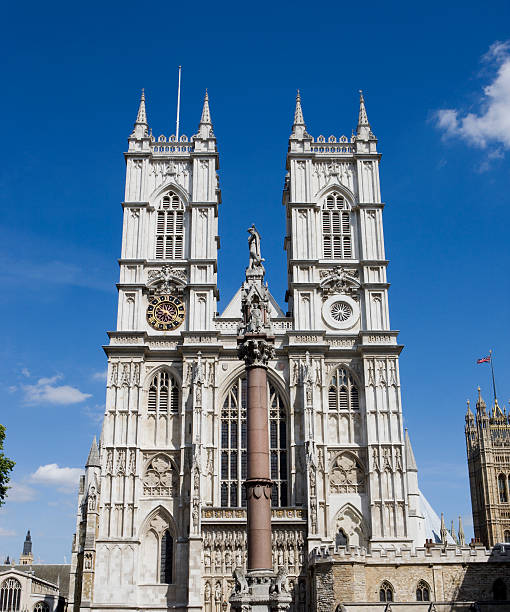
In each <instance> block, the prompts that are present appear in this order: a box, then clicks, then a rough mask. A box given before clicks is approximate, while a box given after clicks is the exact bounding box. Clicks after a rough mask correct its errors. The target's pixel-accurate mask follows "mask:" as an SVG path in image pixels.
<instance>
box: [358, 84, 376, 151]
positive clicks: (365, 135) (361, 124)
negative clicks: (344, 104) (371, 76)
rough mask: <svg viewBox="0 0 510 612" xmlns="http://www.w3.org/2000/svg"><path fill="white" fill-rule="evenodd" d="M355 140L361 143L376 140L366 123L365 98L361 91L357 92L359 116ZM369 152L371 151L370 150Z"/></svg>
mask: <svg viewBox="0 0 510 612" xmlns="http://www.w3.org/2000/svg"><path fill="white" fill-rule="evenodd" d="M356 140H358V141H360V142H361V143H363V142H368V141H374V140H376V138H375V136H374V135H373V134H372V130H371V129H370V123H369V122H368V117H367V109H366V107H365V98H364V97H363V92H362V91H361V89H360V92H359V114H358V127H357V128H356ZM362 148H363V147H362ZM370 150H372V148H371V149H370ZM374 150H375V149H374ZM360 151H361V150H360ZM361 152H363V151H361ZM365 152H367V151H365Z"/></svg>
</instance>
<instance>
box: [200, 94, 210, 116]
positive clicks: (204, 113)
mask: <svg viewBox="0 0 510 612" xmlns="http://www.w3.org/2000/svg"><path fill="white" fill-rule="evenodd" d="M200 124H201V125H202V124H205V125H212V122H211V111H210V109H209V93H208V92H207V89H206V90H205V96H204V106H203V108H202V116H201V117H200Z"/></svg>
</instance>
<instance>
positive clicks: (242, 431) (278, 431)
mask: <svg viewBox="0 0 510 612" xmlns="http://www.w3.org/2000/svg"><path fill="white" fill-rule="evenodd" d="M246 395H247V393H246V377H239V378H238V379H237V381H236V382H235V383H234V384H233V385H232V387H231V389H230V391H229V392H228V395H227V397H226V399H225V402H224V403H223V408H222V411H221V431H220V442H221V451H220V452H221V455H220V480H221V483H220V504H221V505H222V506H223V507H239V506H246V490H245V488H244V486H243V485H242V483H243V481H244V480H246V476H247V455H246V448H247V436H246V406H247V404H246ZM267 402H268V409H269V452H270V469H271V479H272V480H273V483H274V484H273V490H272V497H271V504H272V506H273V507H279V506H287V505H288V497H289V494H288V457H287V419H286V411H285V407H284V405H283V401H282V399H281V397H280V394H279V393H278V391H276V389H275V388H274V387H273V385H271V384H270V383H268V385H267Z"/></svg>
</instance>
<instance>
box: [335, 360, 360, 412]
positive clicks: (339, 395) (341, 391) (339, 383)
mask: <svg viewBox="0 0 510 612" xmlns="http://www.w3.org/2000/svg"><path fill="white" fill-rule="evenodd" d="M328 406H329V409H330V410H359V392H358V387H357V386H356V383H355V382H354V378H353V377H352V374H350V373H349V371H348V370H346V369H345V368H343V367H340V368H337V369H336V371H335V373H334V374H333V377H332V379H331V383H330V385H329V391H328Z"/></svg>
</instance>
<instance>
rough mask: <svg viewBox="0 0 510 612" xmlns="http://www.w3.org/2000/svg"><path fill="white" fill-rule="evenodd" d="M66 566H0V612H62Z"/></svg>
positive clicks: (64, 607)
mask: <svg viewBox="0 0 510 612" xmlns="http://www.w3.org/2000/svg"><path fill="white" fill-rule="evenodd" d="M69 570H70V566H69V565H52V564H34V565H23V564H22V565H10V564H7V565H0V611H1V612H7V611H8V612H18V611H19V612H21V611H23V612H65V610H67V599H68V593H69Z"/></svg>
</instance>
